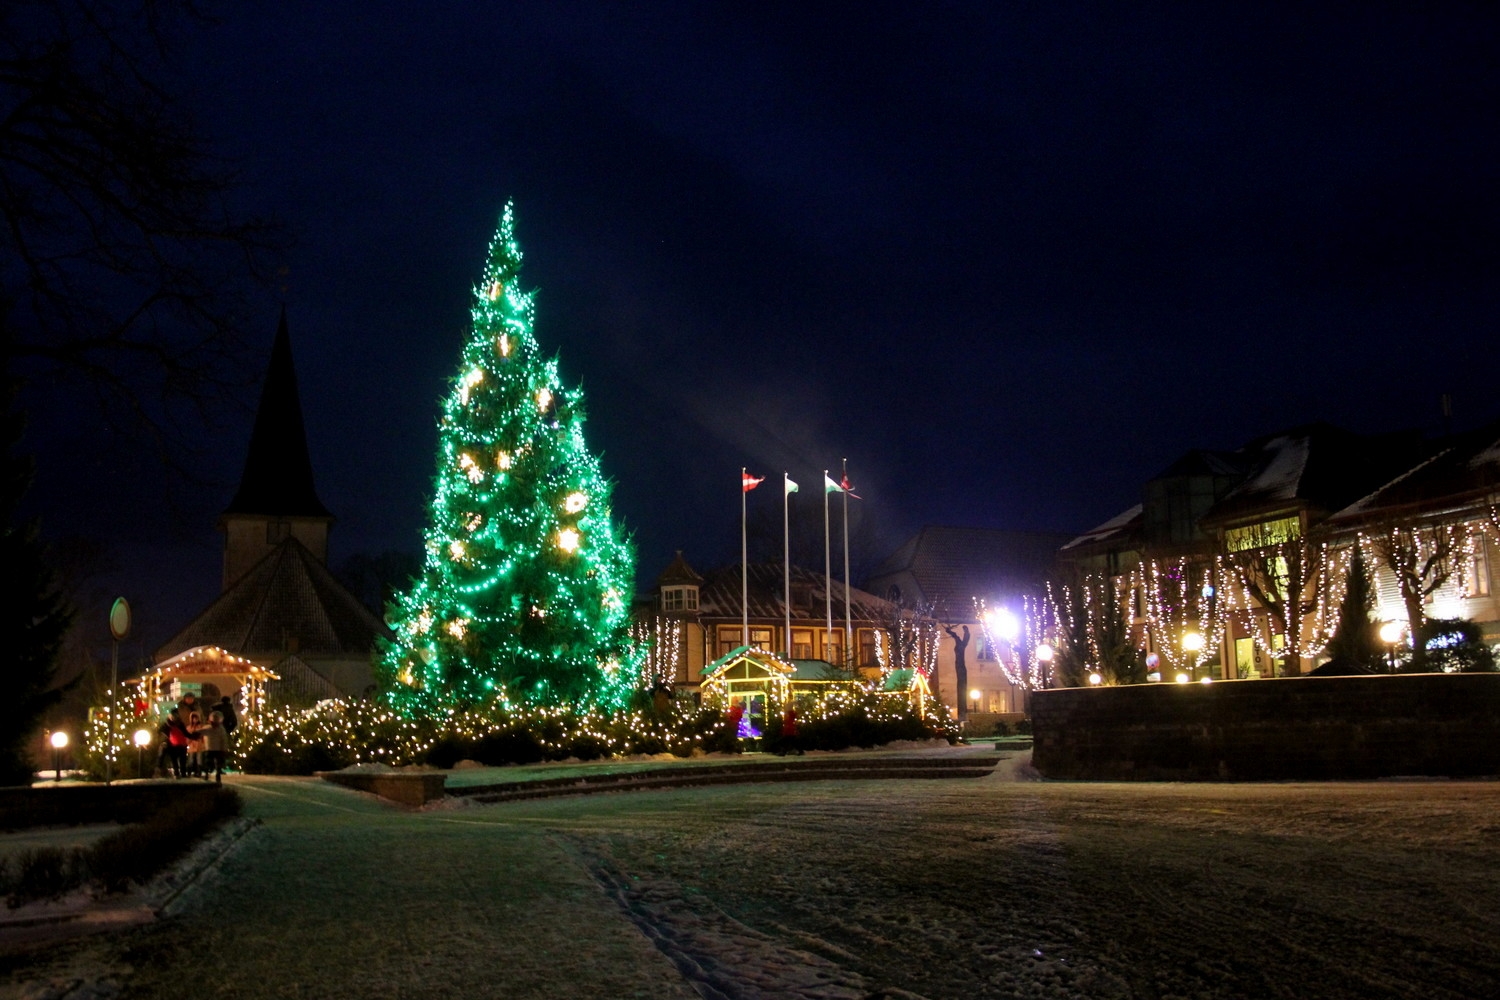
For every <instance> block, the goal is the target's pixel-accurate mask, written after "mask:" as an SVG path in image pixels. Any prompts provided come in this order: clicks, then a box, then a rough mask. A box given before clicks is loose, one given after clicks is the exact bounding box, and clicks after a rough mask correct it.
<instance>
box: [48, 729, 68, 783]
mask: <svg viewBox="0 0 1500 1000" xmlns="http://www.w3.org/2000/svg"><path fill="white" fill-rule="evenodd" d="M48 742H50V743H51V744H52V780H53V781H61V780H62V752H63V748H64V747H66V746H67V745H68V734H67V733H65V732H63V731H62V730H61V729H59V730H57V731H56V732H54V733H53V734H52V736H51V737H50V738H49V739H48Z"/></svg>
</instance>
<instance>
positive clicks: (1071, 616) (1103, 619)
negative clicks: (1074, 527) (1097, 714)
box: [1047, 573, 1146, 687]
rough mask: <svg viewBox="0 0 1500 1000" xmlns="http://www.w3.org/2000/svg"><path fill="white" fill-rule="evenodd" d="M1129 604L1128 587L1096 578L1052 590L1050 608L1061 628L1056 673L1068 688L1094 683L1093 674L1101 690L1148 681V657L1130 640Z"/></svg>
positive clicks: (1080, 578)
mask: <svg viewBox="0 0 1500 1000" xmlns="http://www.w3.org/2000/svg"><path fill="white" fill-rule="evenodd" d="M1129 600H1130V588H1129V586H1128V584H1127V583H1123V582H1122V579H1121V578H1117V577H1112V576H1105V575H1101V574H1097V573H1087V574H1079V575H1077V576H1076V577H1074V578H1073V579H1072V580H1071V581H1070V582H1067V583H1061V584H1056V585H1054V584H1051V583H1049V584H1048V585H1047V603H1048V605H1049V606H1050V607H1051V609H1052V617H1053V620H1054V621H1055V622H1056V623H1057V639H1058V646H1057V652H1056V656H1055V658H1054V669H1055V671H1056V674H1057V678H1058V681H1059V683H1061V684H1062V685H1063V686H1064V687H1078V686H1081V685H1083V684H1087V683H1092V681H1091V680H1090V676H1091V675H1093V674H1098V676H1099V682H1100V683H1101V684H1140V683H1143V682H1144V681H1145V680H1146V661H1145V655H1144V653H1142V652H1141V650H1140V649H1139V648H1138V646H1137V645H1136V643H1135V641H1134V640H1133V638H1132V636H1131V629H1130V618H1131V616H1130V613H1129V610H1128V607H1127V602H1128V601H1129Z"/></svg>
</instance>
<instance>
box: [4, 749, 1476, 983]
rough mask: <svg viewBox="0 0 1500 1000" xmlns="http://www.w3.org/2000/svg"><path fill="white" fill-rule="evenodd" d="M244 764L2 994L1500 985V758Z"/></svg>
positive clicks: (16, 970) (11, 969) (13, 965)
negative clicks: (808, 776)
mask: <svg viewBox="0 0 1500 1000" xmlns="http://www.w3.org/2000/svg"><path fill="white" fill-rule="evenodd" d="M241 787H243V788H244V790H245V795H246V802H247V809H248V810H249V811H250V812H251V813H253V814H254V815H256V816H258V817H260V818H261V819H262V820H263V825H262V826H261V827H259V828H257V829H256V831H255V832H254V834H253V835H252V836H249V837H246V838H245V840H244V841H243V842H242V843H241V844H240V846H239V847H237V848H236V849H235V850H234V851H233V852H232V853H231V854H230V855H229V856H227V857H226V858H225V859H224V860H223V862H222V863H221V864H220V865H219V866H218V867H217V869H216V870H215V871H214V872H213V873H212V874H211V875H210V877H208V878H207V879H205V880H204V881H203V882H202V883H201V884H200V885H199V886H198V887H197V888H195V889H193V890H191V891H189V892H188V893H186V894H184V895H183V896H182V897H181V898H180V899H179V901H178V903H177V904H176V906H175V907H174V909H173V912H172V914H171V915H170V916H169V917H168V918H167V919H165V920H163V921H160V922H158V923H157V924H155V925H153V926H150V927H146V928H141V929H138V930H135V931H131V932H129V933H127V934H122V935H119V936H117V937H111V938H104V939H94V940H92V941H81V942H75V943H70V944H68V945H67V946H64V947H60V948H58V949H56V950H55V952H53V953H51V954H48V955H41V956H38V955H33V956H30V957H26V958H24V959H20V958H14V957H13V958H11V959H9V960H8V961H9V965H8V968H7V970H6V971H7V973H8V985H7V986H4V987H0V997H21V996H27V997H29V998H31V1000H41V998H44V997H45V998H48V1000H51V998H59V1000H60V998H63V997H68V998H70V1000H78V998H82V997H91V998H105V997H114V996H128V997H152V998H156V997H161V998H173V997H193V998H195V1000H197V998H201V997H202V996H205V995H208V996H212V997H214V998H215V1000H221V998H222V1000H237V998H247V1000H248V998H255V1000H260V998H271V997H282V996H298V997H309V998H318V997H427V996H431V997H439V996H441V997H444V998H445V1000H451V998H453V997H464V998H469V997H485V996H495V997H506V998H526V997H562V998H572V997H580V998H587V997H601V998H604V997H609V998H613V997H653V998H658V997H659V998H666V1000H676V998H683V1000H689V998H695V997H709V998H720V997H722V998H735V1000H753V998H761V997H789V998H799V1000H801V998H806V1000H844V998H869V997H888V998H896V997H905V998H912V997H925V998H929V1000H963V998H971V997H973V998H981V997H1027V998H1035V997H1042V998H1045V997H1086V998H1113V997H1151V998H1169V997H1184V998H1186V997H1194V998H1197V997H1208V998H1218V997H1222V998H1231V997H1256V998H1260V997H1328V998H1353V997H1423V998H1434V1000H1446V998H1460V997H1464V998H1478V997H1494V996H1500V782H1474V783H1460V782H1411V783H1362V784H1319V785H1299V784H1276V785H1150V784H1131V785H1122V784H1089V785H1084V784H1054V783H1048V782H1025V781H1019V782H1018V781H1013V780H1012V781H1007V780H1004V778H1003V777H1002V776H1000V775H997V776H995V777H993V778H985V779H979V780H971V781H945V782H920V781H892V782H877V783H838V782H829V783H797V784H790V785H754V786H733V787H724V788H707V789H693V790H682V791H670V792H637V793H629V794H618V795H603V796H596V797H589V798H580V799H562V800H554V801H539V802H521V803H511V804H504V805H496V806H472V807H468V808H451V809H439V810H433V811H428V812H424V813H408V812H402V811H399V810H396V809H393V808H391V807H389V806H387V805H384V804H382V803H380V802H377V801H375V800H373V799H370V798H368V797H365V796H361V795H358V794H356V793H352V792H347V791H344V790H341V789H337V788H333V787H332V786H327V785H324V784H321V783H317V782H308V781H302V780H299V779H265V778H257V779H247V780H246V781H244V782H243V783H242V785H241ZM210 968H212V969H214V970H217V972H216V974H214V975H213V976H212V977H207V971H208V970H209V969H210ZM205 990H206V991H207V992H205Z"/></svg>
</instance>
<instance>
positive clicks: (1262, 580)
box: [1223, 534, 1343, 674]
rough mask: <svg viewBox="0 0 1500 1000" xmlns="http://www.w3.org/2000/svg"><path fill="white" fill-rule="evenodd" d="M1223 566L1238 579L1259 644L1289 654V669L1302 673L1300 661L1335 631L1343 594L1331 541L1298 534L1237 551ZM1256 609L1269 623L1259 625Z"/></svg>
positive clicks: (1240, 601) (1278, 654) (1240, 598)
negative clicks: (1265, 625)
mask: <svg viewBox="0 0 1500 1000" xmlns="http://www.w3.org/2000/svg"><path fill="white" fill-rule="evenodd" d="M1223 568H1224V569H1225V570H1226V571H1227V573H1228V574H1232V576H1233V579H1234V580H1235V582H1237V583H1238V584H1239V594H1238V596H1237V600H1236V603H1237V604H1238V605H1239V607H1240V608H1241V609H1243V610H1245V611H1248V612H1250V614H1249V623H1250V630H1251V635H1252V636H1253V637H1254V639H1255V644H1256V645H1257V646H1259V647H1260V648H1261V649H1264V650H1265V651H1266V652H1268V653H1270V654H1271V655H1272V656H1274V657H1285V658H1286V669H1287V672H1288V673H1290V674H1298V673H1301V671H1302V667H1301V661H1302V660H1303V659H1306V658H1311V657H1313V656H1316V655H1317V654H1318V653H1319V652H1320V651H1321V650H1322V649H1323V647H1324V646H1326V645H1327V644H1328V640H1329V638H1331V637H1332V635H1333V628H1334V621H1335V617H1336V611H1337V608H1338V605H1339V602H1340V601H1341V600H1342V598H1343V589H1342V585H1343V577H1342V572H1341V567H1340V566H1339V565H1338V564H1337V561H1336V559H1335V558H1334V557H1333V555H1332V554H1331V553H1330V552H1329V549H1328V545H1327V544H1326V543H1324V542H1319V541H1316V540H1314V539H1311V538H1309V537H1308V536H1307V535H1305V534H1300V535H1298V536H1297V537H1296V538H1294V539H1291V540H1290V541H1285V542H1278V543H1276V544H1273V545H1266V546H1262V547H1260V548H1255V549H1248V550H1246V551H1244V552H1236V553H1233V554H1231V555H1230V556H1228V557H1227V558H1226V559H1225V560H1223ZM1257 612H1264V617H1265V619H1266V620H1267V623H1268V626H1269V628H1265V629H1263V628H1262V627H1261V618H1262V616H1261V614H1259V613H1257ZM1278 635H1279V636H1281V640H1280V645H1278V644H1277V639H1276V636H1278Z"/></svg>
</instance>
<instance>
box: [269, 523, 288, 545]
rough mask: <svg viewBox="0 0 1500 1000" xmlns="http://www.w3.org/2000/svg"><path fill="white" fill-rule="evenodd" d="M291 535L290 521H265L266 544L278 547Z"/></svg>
mask: <svg viewBox="0 0 1500 1000" xmlns="http://www.w3.org/2000/svg"><path fill="white" fill-rule="evenodd" d="M291 534H292V522H290V521H267V522H266V544H267V545H280V544H281V543H282V542H284V541H286V540H287V538H288V537H290V536H291Z"/></svg>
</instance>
